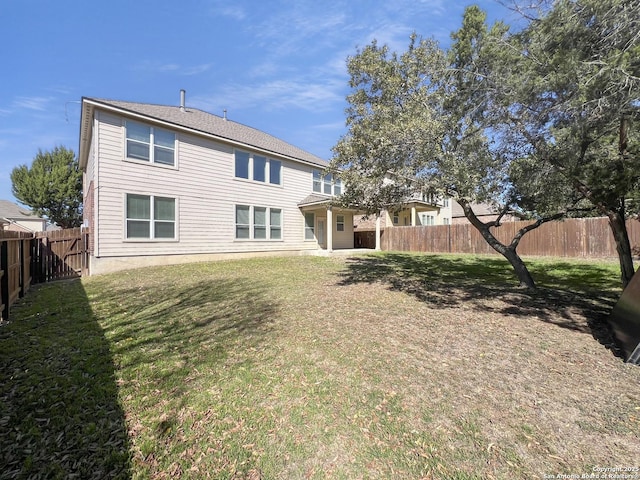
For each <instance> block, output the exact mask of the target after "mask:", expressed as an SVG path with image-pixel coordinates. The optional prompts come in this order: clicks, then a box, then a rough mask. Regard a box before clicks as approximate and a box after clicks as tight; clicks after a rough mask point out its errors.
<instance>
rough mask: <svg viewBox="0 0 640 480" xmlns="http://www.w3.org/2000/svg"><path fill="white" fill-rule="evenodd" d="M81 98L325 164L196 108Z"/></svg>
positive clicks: (274, 139) (265, 136) (321, 160)
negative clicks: (182, 108)
mask: <svg viewBox="0 0 640 480" xmlns="http://www.w3.org/2000/svg"><path fill="white" fill-rule="evenodd" d="M85 100H88V101H90V102H93V103H96V104H103V105H106V106H110V107H115V108H117V109H120V110H124V111H127V112H131V113H136V114H139V115H144V116H146V117H149V118H150V119H155V120H159V121H163V122H168V123H171V124H174V125H177V126H180V127H185V128H188V129H190V130H194V131H197V132H202V133H204V134H208V135H213V136H215V137H218V138H220V139H226V140H230V141H233V142H237V143H241V144H244V145H246V146H247V147H255V148H258V149H261V150H265V151H267V152H271V153H274V154H278V155H283V156H285V157H290V158H292V159H295V160H300V161H302V162H305V163H311V164H313V165H318V166H320V167H326V166H327V164H328V163H327V161H325V160H323V159H322V158H320V157H317V156H316V155H313V154H312V153H309V152H307V151H305V150H302V149H301V148H298V147H296V146H294V145H291V144H290V143H287V142H285V141H284V140H281V139H279V138H276V137H274V136H273V135H269V134H268V133H265V132H263V131H261V130H258V129H255V128H252V127H248V126H246V125H243V124H241V123H237V122H234V121H232V120H228V119H224V118H223V117H219V116H217V115H213V114H211V113H208V112H205V111H203V110H199V109H196V108H191V107H186V108H185V109H184V111H183V110H181V108H180V107H178V106H168V105H154V104H150V103H136V102H123V101H120V100H106V99H100V98H85Z"/></svg>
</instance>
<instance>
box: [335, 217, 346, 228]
mask: <svg viewBox="0 0 640 480" xmlns="http://www.w3.org/2000/svg"><path fill="white" fill-rule="evenodd" d="M336 231H337V232H344V215H336Z"/></svg>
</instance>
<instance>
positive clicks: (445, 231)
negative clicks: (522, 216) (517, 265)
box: [381, 217, 640, 258]
mask: <svg viewBox="0 0 640 480" xmlns="http://www.w3.org/2000/svg"><path fill="white" fill-rule="evenodd" d="M531 223H532V222H527V221H522V222H505V223H503V224H501V226H500V227H498V228H495V227H494V228H492V229H491V232H492V233H493V234H494V235H495V236H496V238H497V239H498V240H500V241H501V242H502V243H509V242H511V239H513V237H514V236H515V234H516V233H517V232H518V230H520V229H521V228H522V227H524V226H526V225H529V224H531ZM627 231H628V232H629V240H630V242H631V247H632V249H634V251H635V252H638V251H640V222H639V221H638V220H627ZM381 248H382V250H395V251H411V252H431V253H475V254H488V253H495V251H494V250H493V249H492V248H491V247H490V246H489V245H488V244H487V242H486V241H485V240H484V238H482V235H481V234H480V232H479V231H478V230H477V229H476V228H475V227H474V226H473V225H471V224H461V225H438V226H425V227H393V228H386V229H385V231H384V235H383V236H382V238H381ZM518 253H519V254H520V255H537V256H551V257H581V258H605V257H617V255H618V254H617V252H616V245H615V241H614V239H613V234H612V233H611V230H610V228H609V223H608V219H606V218H603V217H598V218H571V219H566V220H560V221H554V222H548V223H544V224H542V225H541V226H540V227H538V228H536V229H535V230H532V231H530V232H528V233H527V234H526V235H525V236H524V237H523V238H522V240H521V241H520V244H519V245H518Z"/></svg>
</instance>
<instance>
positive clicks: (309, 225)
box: [304, 212, 316, 240]
mask: <svg viewBox="0 0 640 480" xmlns="http://www.w3.org/2000/svg"><path fill="white" fill-rule="evenodd" d="M315 225H316V216H315V214H314V213H313V212H307V213H305V214H304V239H305V240H315V239H316V227H315Z"/></svg>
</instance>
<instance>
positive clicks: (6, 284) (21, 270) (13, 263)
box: [0, 232, 33, 320]
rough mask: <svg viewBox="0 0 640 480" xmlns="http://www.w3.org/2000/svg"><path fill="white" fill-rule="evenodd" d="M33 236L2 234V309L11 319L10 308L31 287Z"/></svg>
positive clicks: (0, 256)
mask: <svg viewBox="0 0 640 480" xmlns="http://www.w3.org/2000/svg"><path fill="white" fill-rule="evenodd" d="M32 241H33V235H31V234H27V233H20V232H0V309H1V313H2V319H4V320H6V319H7V318H9V307H10V306H11V305H12V304H13V303H14V302H15V301H16V300H17V299H18V298H20V297H23V296H24V295H25V294H26V293H27V292H28V291H29V287H30V286H31V278H32V277H31V244H32Z"/></svg>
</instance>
